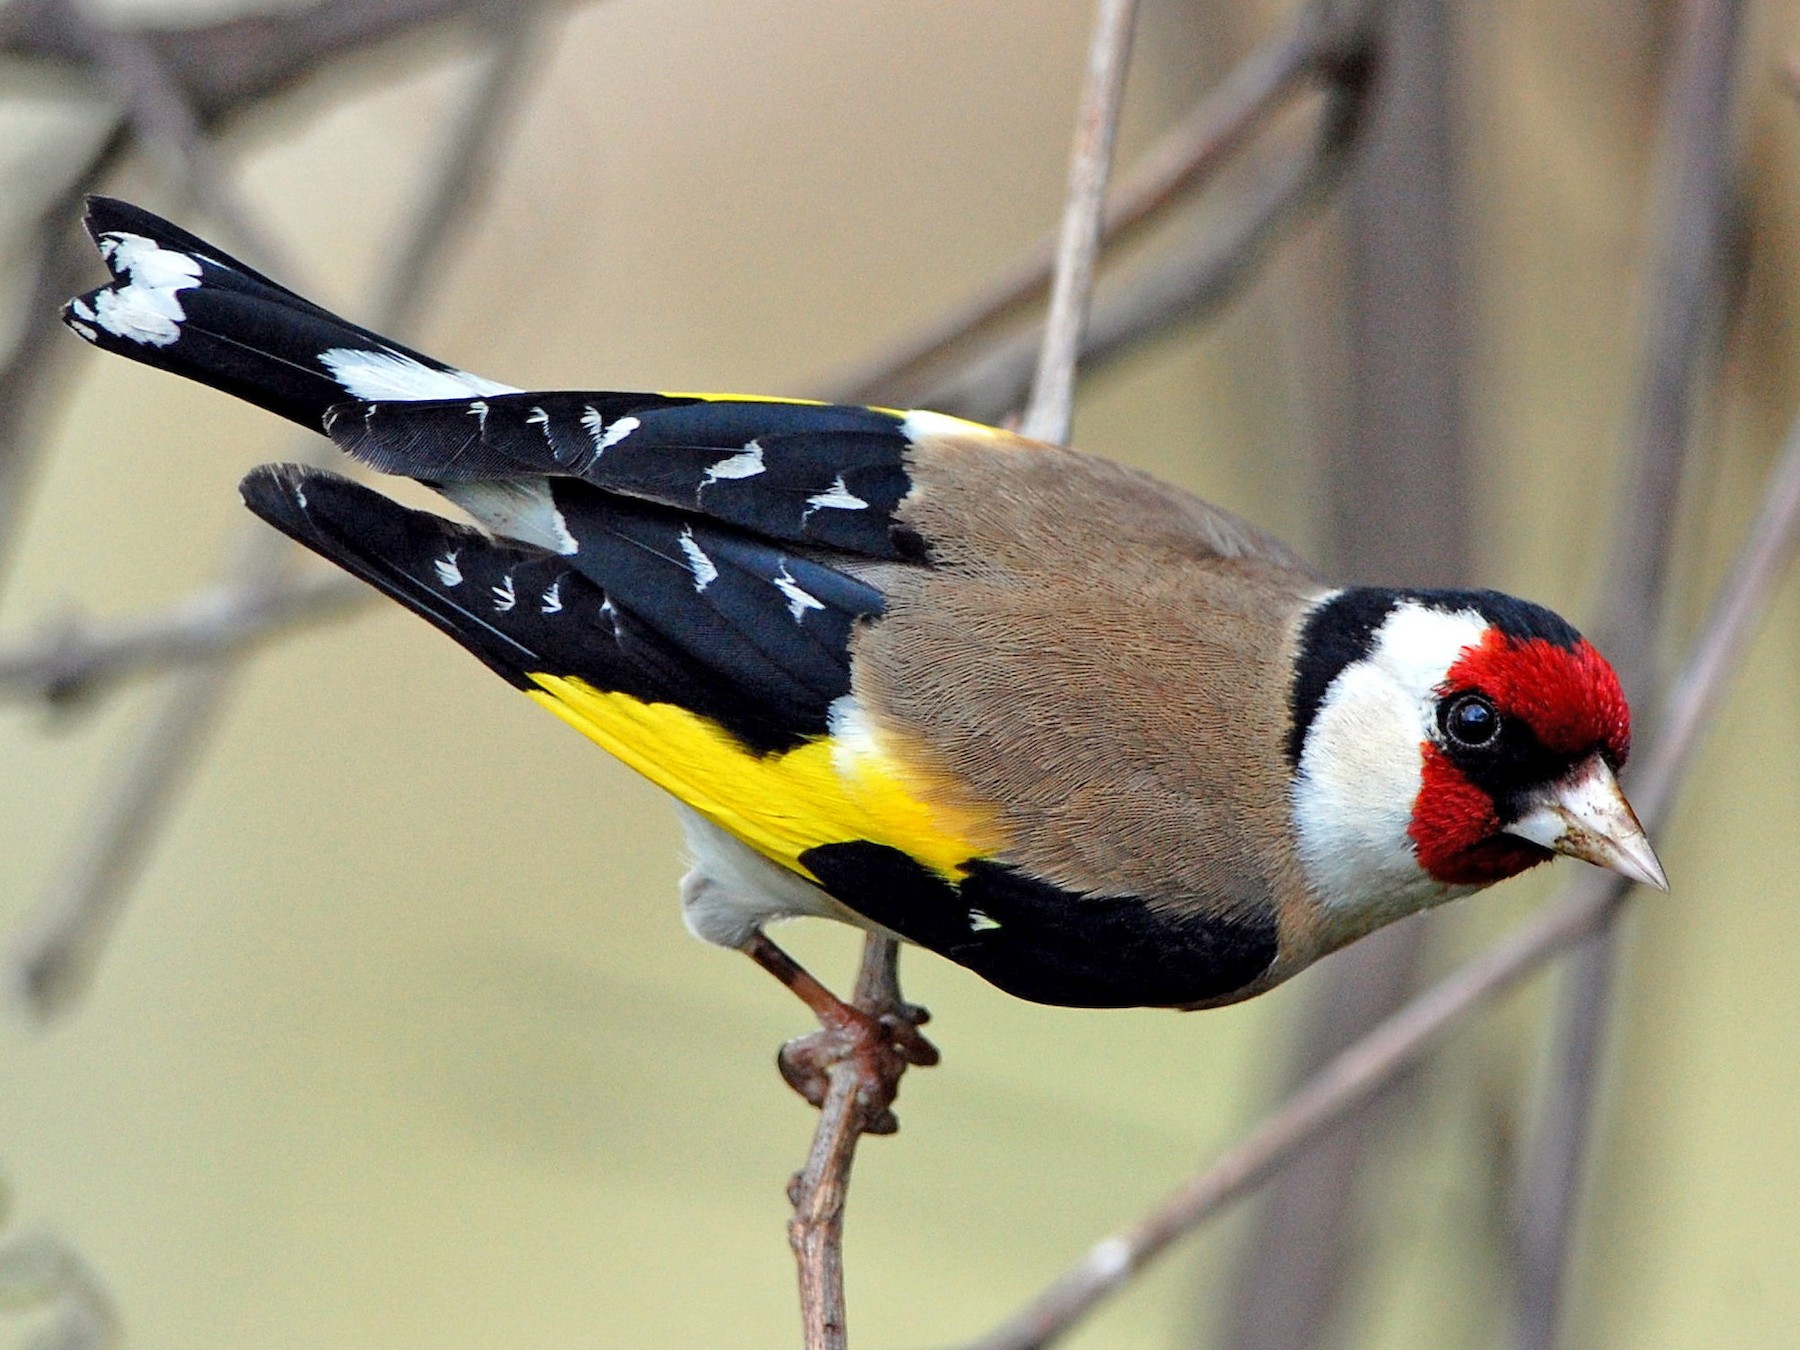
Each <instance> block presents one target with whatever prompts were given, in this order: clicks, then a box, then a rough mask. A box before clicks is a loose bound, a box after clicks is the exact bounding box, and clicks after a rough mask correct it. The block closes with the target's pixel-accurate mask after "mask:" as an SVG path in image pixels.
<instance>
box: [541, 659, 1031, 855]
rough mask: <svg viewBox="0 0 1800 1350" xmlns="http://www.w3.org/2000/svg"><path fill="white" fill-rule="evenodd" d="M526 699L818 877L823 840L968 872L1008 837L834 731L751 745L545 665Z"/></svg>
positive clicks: (680, 712)
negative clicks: (840, 740) (810, 856)
mask: <svg viewBox="0 0 1800 1350" xmlns="http://www.w3.org/2000/svg"><path fill="white" fill-rule="evenodd" d="M531 678H532V679H533V680H534V681H536V682H537V684H538V685H539V686H541V687H540V688H539V689H528V690H526V691H525V693H526V696H527V697H529V698H531V699H533V700H534V701H536V702H537V703H539V704H541V705H543V706H544V707H546V708H548V709H549V710H550V711H551V712H553V713H555V714H556V715H557V716H558V717H560V718H562V720H563V721H565V722H567V723H568V724H569V725H570V726H572V727H574V728H575V729H576V730H577V731H579V732H581V733H582V734H583V735H584V736H586V737H588V738H589V739H590V740H592V741H594V742H595V743H597V744H598V745H599V746H600V747H601V748H602V749H604V750H607V751H609V752H610V753H611V754H613V755H615V756H617V757H618V758H619V759H621V760H623V761H624V762H625V763H626V764H629V765H630V766H631V767H632V768H634V769H636V770H637V771H638V772H639V773H641V774H643V775H644V777H646V778H648V779H649V780H650V781H651V782H653V783H655V784H656V785H657V786H658V787H660V788H663V789H664V790H666V791H668V792H672V793H673V794H674V795H675V796H677V797H679V798H680V799H681V800H682V801H683V802H685V803H687V804H688V805H689V806H690V807H692V808H693V809H694V810H696V811H698V812H699V813H700V814H701V815H703V816H705V817H706V818H707V819H708V820H710V821H712V822H713V823H714V824H715V825H718V826H720V827H721V828H722V829H725V830H728V831H730V832H731V833H732V834H734V835H736V836H737V837H738V838H739V839H742V840H743V841H744V842H745V843H747V844H749V845H750V846H751V847H752V848H754V849H756V850H757V851H758V852H759V853H762V854H763V855H765V856H766V857H768V858H771V859H773V860H774V861H775V862H777V863H780V864H781V865H782V866H783V867H786V868H787V869H789V870H790V871H793V872H797V873H799V874H800V875H801V876H804V877H807V878H808V879H810V880H814V881H816V880H818V878H817V877H814V876H813V874H812V873H811V872H809V871H808V870H807V869H806V867H805V866H804V865H803V864H802V863H801V861H800V855H801V854H803V853H805V852H806V851H807V850H808V849H810V848H817V847H818V846H819V845H821V844H843V843H852V842H855V841H857V840H863V839H866V840H869V841H871V842H873V843H878V844H888V845H891V846H892V847H894V848H897V849H900V850H901V851H903V852H905V853H908V854H910V855H911V856H912V857H914V858H916V859H918V860H919V861H920V862H922V863H924V864H925V865H926V866H928V867H930V868H931V869H932V870H934V871H936V872H937V873H938V874H939V875H941V876H943V877H945V878H947V879H949V880H952V881H955V880H960V878H961V875H962V868H963V865H964V864H966V863H967V862H968V861H969V860H970V859H971V858H976V857H983V856H991V855H992V854H994V853H996V852H998V851H999V850H1000V845H1001V841H1000V840H999V838H998V837H997V829H996V827H995V825H994V824H993V822H992V820H991V819H990V818H986V817H983V816H982V815H980V814H978V813H976V812H973V811H969V810H966V809H959V808H954V807H948V806H945V805H944V804H942V803H936V804H930V803H927V802H926V801H924V800H923V799H922V798H921V797H920V796H919V795H917V794H916V793H915V792H913V791H910V790H909V789H908V787H907V785H906V783H905V781H904V778H905V774H904V771H903V770H902V769H900V768H899V766H896V765H894V764H893V763H892V762H891V761H889V760H887V759H886V758H885V757H884V756H882V755H881V754H880V752H879V750H876V749H871V748H867V747H861V746H859V747H858V748H857V749H856V750H855V752H854V753H851V752H848V748H847V747H844V746H840V745H837V744H836V743H835V742H834V741H833V739H832V738H831V737H829V736H824V737H819V738H818V739H816V740H811V741H808V742H807V743H806V744H804V745H801V746H798V747H796V748H795V749H792V750H789V751H786V752H785V753H782V754H777V755H756V754H753V753H751V752H750V751H748V750H746V749H744V747H743V746H742V745H740V744H739V743H738V742H737V741H736V740H735V739H733V737H732V736H730V735H729V734H728V733H727V732H725V731H724V730H722V729H721V728H720V727H719V726H718V725H717V724H716V723H713V722H710V721H708V720H707V719H706V718H704V717H701V716H699V715H698V714H696V713H692V712H689V711H688V710H687V709H685V708H679V707H676V706H674V705H673V704H668V703H645V702H643V701H642V700H639V699H635V698H632V697H630V696H629V695H626V694H619V693H609V692H606V691H604V690H599V689H595V688H594V687H593V686H592V685H589V684H587V683H585V682H584V681H582V680H578V679H571V678H567V677H564V676H560V675H549V674H540V673H536V672H534V673H533V674H532V675H531Z"/></svg>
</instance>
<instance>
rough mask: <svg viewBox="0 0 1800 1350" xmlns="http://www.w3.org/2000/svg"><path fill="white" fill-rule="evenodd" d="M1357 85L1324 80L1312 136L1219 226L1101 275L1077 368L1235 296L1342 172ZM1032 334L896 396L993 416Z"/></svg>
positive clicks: (1005, 407)
mask: <svg viewBox="0 0 1800 1350" xmlns="http://www.w3.org/2000/svg"><path fill="white" fill-rule="evenodd" d="M1362 94H1363V86H1362V83H1361V82H1360V81H1357V80H1351V81H1347V82H1346V84H1345V85H1343V86H1341V87H1339V88H1337V89H1334V90H1333V91H1332V93H1331V94H1330V95H1329V96H1328V98H1327V100H1326V103H1325V106H1324V108H1323V109H1322V110H1321V113H1320V125H1319V128H1318V130H1317V131H1316V132H1315V133H1314V135H1313V137H1312V138H1311V139H1310V140H1309V141H1307V142H1306V143H1305V144H1304V145H1301V146H1297V147H1295V148H1293V149H1292V150H1291V151H1289V152H1288V153H1287V154H1285V155H1284V156H1283V157H1282V158H1281V160H1280V161H1279V162H1278V163H1277V164H1276V165H1275V166H1273V168H1272V169H1270V170H1269V171H1268V172H1267V173H1265V174H1264V175H1263V176H1262V177H1261V179H1260V180H1259V181H1258V182H1257V183H1256V184H1255V185H1253V186H1252V188H1251V189H1250V193H1249V196H1248V198H1247V199H1246V200H1245V201H1244V202H1243V203H1242V204H1241V205H1240V206H1239V208H1238V209H1237V211H1236V212H1235V214H1234V215H1233V216H1232V217H1231V218H1230V219H1229V220H1228V221H1227V222H1226V223H1225V224H1224V225H1223V226H1221V225H1218V224H1216V223H1214V224H1201V225H1197V226H1195V227H1194V228H1192V229H1190V230H1189V231H1188V232H1187V234H1186V235H1185V236H1184V237H1183V238H1182V239H1181V240H1180V241H1179V242H1177V243H1176V244H1173V245H1171V246H1170V247H1169V248H1168V249H1167V250H1166V252H1165V254H1164V255H1163V256H1162V257H1160V258H1159V259H1156V260H1155V261H1153V262H1151V263H1150V264H1148V265H1146V266H1144V267H1142V268H1141V269H1138V270H1137V271H1136V272H1134V274H1133V275H1131V276H1128V277H1125V278H1121V279H1117V280H1112V279H1109V280H1107V281H1104V282H1102V283H1101V286H1100V289H1099V294H1098V295H1097V297H1096V299H1095V303H1094V310H1093V316H1092V318H1091V319H1090V320H1089V322H1088V327H1087V333H1086V336H1085V337H1084V338H1083V339H1082V345H1081V368H1082V369H1083V370H1084V371H1086V372H1088V373H1090V374H1091V373H1092V372H1094V371H1096V370H1099V369H1102V368H1104V367H1105V366H1106V365H1107V364H1108V363H1110V362H1112V361H1116V360H1118V359H1119V358H1121V357H1123V356H1125V355H1126V354H1127V353H1128V352H1130V351H1132V350H1134V349H1136V348H1137V347H1138V346H1139V345H1140V344H1142V343H1144V342H1146V341H1148V340H1150V339H1151V338H1154V337H1156V336H1157V335H1159V334H1161V333H1162V332H1164V331H1166V330H1167V329H1169V328H1170V327H1172V326H1173V325H1175V324H1177V323H1181V322H1185V321H1190V320H1192V319H1194V318H1196V317H1199V316H1202V315H1206V314H1211V313H1214V312H1216V311H1217V310H1218V309H1220V308H1222V307H1223V306H1224V305H1225V304H1227V303H1228V302H1229V301H1230V300H1231V299H1232V298H1233V297H1234V296H1236V295H1237V294H1238V292H1239V291H1241V290H1242V289H1243V287H1244V286H1245V285H1246V284H1247V283H1248V282H1249V281H1250V280H1251V279H1252V278H1253V277H1255V276H1256V275H1257V272H1258V270H1259V268H1260V266H1261V264H1262V262H1263V260H1264V259H1265V258H1266V257H1267V256H1268V254H1269V250H1270V249H1271V248H1272V246H1273V245H1274V244H1275V243H1276V242H1277V241H1278V240H1279V239H1280V238H1281V237H1282V235H1283V234H1284V233H1285V232H1286V230H1287V229H1288V228H1289V227H1290V226H1291V225H1293V224H1294V222H1296V221H1297V220H1299V219H1301V218H1303V217H1304V216H1305V215H1306V214H1307V213H1308V212H1309V211H1310V210H1311V209H1312V208H1313V207H1314V206H1316V205H1317V204H1318V203H1320V202H1321V201H1323V200H1324V199H1325V197H1326V196H1328V195H1329V193H1330V191H1331V189H1332V188H1333V187H1335V186H1336V185H1337V183H1338V181H1339V180H1340V178H1341V177H1342V173H1343V168H1344V165H1345V163H1346V162H1347V160H1348V153H1347V152H1348V150H1349V148H1350V146H1351V145H1352V144H1353V142H1354V139H1355V137H1356V134H1357V130H1358V128H1359V126H1360V114H1361V109H1362ZM1041 341H1042V330H1041V329H1040V328H1036V327H1033V328H1029V329H1026V330H1024V331H1022V332H1019V333H1016V334H1014V335H1012V336H1011V337H1009V338H1007V339H1006V340H1005V341H1004V342H1001V343H998V344H996V345H995V346H994V347H993V349H992V350H991V351H989V352H987V353H986V354H984V355H983V356H981V357H979V358H977V359H975V360H972V361H970V362H969V363H968V364H966V365H965V366H963V367H962V368H961V369H960V370H958V371H957V372H956V373H955V374H953V375H951V376H949V377H948V378H946V379H944V380H942V381H940V382H938V383H937V384H934V385H932V386H930V387H929V388H927V389H925V390H923V391H922V392H921V394H920V396H919V397H918V398H917V399H913V398H910V397H909V398H908V399H906V400H905V401H906V402H909V403H912V402H916V403H918V404H920V405H921V406H924V407H929V408H936V409H938V410H940V411H942V412H948V413H955V414H956V415H958V416H961V417H970V418H974V419H975V420H977V421H987V422H992V421H997V420H999V419H1000V418H1002V417H1004V416H1005V415H1006V414H1007V413H1009V412H1011V411H1012V410H1013V409H1015V408H1017V407H1018V406H1019V404H1020V403H1021V402H1022V401H1023V399H1024V396H1025V392H1026V389H1027V387H1028V386H1029V384H1030V381H1031V373H1032V370H1033V368H1034V365H1035V362H1036V360H1037V351H1038V345H1039V343H1040V342H1041Z"/></svg>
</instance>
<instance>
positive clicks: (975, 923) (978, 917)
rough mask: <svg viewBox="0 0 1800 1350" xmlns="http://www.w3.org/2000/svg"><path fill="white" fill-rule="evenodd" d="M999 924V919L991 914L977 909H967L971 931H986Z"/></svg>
mask: <svg viewBox="0 0 1800 1350" xmlns="http://www.w3.org/2000/svg"><path fill="white" fill-rule="evenodd" d="M999 926H1000V920H998V919H996V918H995V917H994V916H993V915H991V914H985V913H983V912H982V911H981V910H979V909H972V910H970V911H969V931H970V932H971V933H986V932H989V931H991V930H992V929H995V928H998V927H999Z"/></svg>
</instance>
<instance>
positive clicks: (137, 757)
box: [15, 24, 527, 1017]
mask: <svg viewBox="0 0 1800 1350" xmlns="http://www.w3.org/2000/svg"><path fill="white" fill-rule="evenodd" d="M525 27H526V26H525V25H523V24H518V25H514V26H513V27H512V28H510V29H509V30H508V31H507V33H506V34H505V35H504V36H503V37H502V39H501V42H502V47H501V48H500V49H499V50H500V51H501V52H504V51H505V44H510V43H518V42H523V41H526V40H527V34H526V32H525V31H524V29H525ZM494 69H495V71H496V72H498V75H497V76H496V77H495V78H499V79H502V80H503V82H504V83H505V84H506V85H507V87H509V88H516V87H517V79H516V77H517V75H518V73H519V71H520V69H521V67H520V64H519V63H517V62H515V61H512V60H509V59H506V58H505V57H504V56H497V58H496V62H495V66H494ZM508 103H509V100H508V99H506V98H505V97H496V96H495V95H494V93H493V92H492V90H491V89H490V88H489V87H487V86H485V85H484V86H483V87H482V88H480V89H478V90H477V91H476V94H475V98H474V101H473V104H472V106H474V107H477V108H482V109H485V110H486V114H485V116H486V117H487V118H490V119H491V118H493V117H496V116H498V115H499V114H500V112H501V111H502V110H503V109H504V108H505V107H507V106H508ZM464 133H465V139H464V140H463V141H461V142H458V143H456V144H453V145H451V146H450V147H449V148H448V151H447V153H446V157H445V160H444V164H443V167H442V169H441V170H440V173H441V175H442V178H443V181H445V182H447V183H454V182H455V181H456V180H458V179H460V178H462V177H463V176H464V170H463V168H462V167H461V166H462V161H463V159H464V158H465V157H466V156H469V155H471V154H473V155H478V156H479V155H484V154H485V152H486V147H487V137H486V134H485V132H484V131H483V130H482V127H481V125H476V124H470V123H465V125H464ZM469 195H470V194H469V193H468V192H467V191H449V192H444V191H439V192H434V193H433V194H431V196H430V199H429V205H428V207H427V209H426V211H425V212H424V213H422V216H421V218H420V220H419V222H418V223H417V225H416V226H415V230H416V231H417V232H418V233H419V234H421V235H424V234H426V233H428V232H430V233H435V234H436V236H437V237H438V238H440V239H448V238H449V237H450V234H451V233H452V232H451V231H449V230H447V229H445V228H444V225H443V222H442V221H441V220H440V219H439V218H438V213H439V212H440V211H443V210H445V209H448V210H451V211H455V210H459V209H461V207H462V206H463V205H464V204H465V203H466V202H467V201H468V199H469ZM413 256H414V259H415V261H416V262H418V264H419V265H420V273H421V274H420V276H419V277H416V278H411V279H407V278H399V279H397V282H398V284H397V285H396V287H395V290H394V294H393V296H392V297H390V303H392V304H394V305H395V306H396V307H398V306H401V305H411V304H416V303H417V300H418V293H419V292H420V291H421V290H422V288H423V281H424V279H425V278H426V277H427V276H428V275H429V274H430V268H429V267H428V266H425V265H424V262H423V260H420V257H419V255H418V254H416V253H415V254H414V255H413ZM386 318H387V316H385V315H377V316H376V319H375V322H376V325H377V326H378V327H380V326H387V324H386V322H385V320H386ZM291 556H292V548H291V546H290V545H288V544H287V543H286V541H284V540H282V539H280V537H279V536H277V535H275V534H274V533H273V532H271V531H268V530H264V529H262V528H260V527H257V528H256V529H255V530H254V531H253V532H252V533H248V534H246V535H245V536H244V539H243V540H242V542H241V543H240V545H239V547H238V549H237V552H236V556H235V558H234V559H233V564H232V565H231V566H230V568H229V569H228V571H229V574H230V575H231V576H232V577H233V578H234V579H235V580H236V581H238V582H240V583H241V584H242V585H244V586H245V587H246V588H247V589H248V590H249V591H251V592H260V593H261V596H260V600H259V601H258V603H273V599H272V597H273V596H274V593H275V591H276V588H277V587H278V586H279V585H280V584H281V577H282V574H283V573H284V572H285V570H286V567H287V563H288V559H289V558H290V557H291ZM232 650H233V649H229V648H221V650H220V652H219V654H218V655H217V656H216V657H215V658H214V659H213V660H211V661H210V662H208V663H207V664H204V665H202V666H200V667H198V668H195V669H191V670H189V671H187V672H185V673H184V674H183V675H181V676H180V677H179V678H178V680H177V682H176V687H175V689H174V690H173V692H172V693H171V694H170V696H169V699H168V701H167V703H166V704H165V705H164V707H163V708H162V709H161V710H160V711H159V712H158V713H156V714H154V715H153V717H152V720H151V725H150V727H149V728H148V730H147V731H146V732H145V733H144V738H143V740H142V741H141V742H140V743H139V745H138V746H137V748H136V750H135V752H134V753H133V754H132V755H131V756H130V757H129V759H128V761H127V768H126V770H125V771H124V772H123V773H122V774H121V775H120V777H119V778H118V779H116V780H115V781H114V783H113V784H112V786H111V789H110V792H109V795H108V797H107V799H106V801H105V802H103V803H102V804H101V806H100V807H99V808H97V809H96V810H95V811H93V812H92V813H90V814H91V818H92V819H93V820H94V821H95V824H94V826H93V828H92V830H91V832H90V833H89V835H88V836H87V838H85V839H84V840H82V841H81V842H80V843H79V844H77V846H76V847H75V848H74V850H73V851H72V855H71V862H70V864H69V866H68V869H67V870H66V871H65V872H64V873H63V875H62V877H61V878H60V881H59V883H58V884H57V885H56V886H55V887H54V888H53V889H52V891H51V892H50V893H49V894H48V895H47V896H46V898H45V899H44V900H43V901H42V902H41V903H40V905H39V908H38V916H37V919H36V921H35V924H34V927H33V932H32V935H31V936H30V937H28V938H27V939H26V941H25V942H24V944H23V945H22V947H21V949H20V952H19V954H18V956H17V957H16V958H15V961H16V965H17V969H18V972H19V977H18V978H19V984H20V988H21V990H22V992H23V994H24V997H25V1000H26V1002H27V1005H28V1006H29V1007H30V1008H31V1009H32V1010H33V1011H34V1012H35V1013H36V1014H37V1015H39V1016H40V1017H44V1016H49V1015H51V1014H53V1013H55V1012H57V1011H60V1010H61V1009H63V1008H64V1007H66V1006H67V1005H68V1004H69V1002H70V1001H71V1000H72V999H73V998H74V997H75V996H76V995H78V994H79V993H80V991H81V990H82V989H84V988H85V987H86V984H87V981H88V978H89V976H90V975H91V973H92V970H93V967H94V964H95V962H96V961H97V959H98V957H99V954H100V952H101V950H102V949H103V947H104V942H105V938H106V936H107V934H108V933H109V932H110V929H111V927H112V925H113V923H114V921H115V920H116V918H117V916H118V913H119V911H120V908H121V906H122V903H123V901H122V896H123V892H124V888H125V886H126V885H127V883H128V882H129V880H130V878H131V877H132V876H133V875H134V873H135V871H136V867H137V864H138V861H139V859H140V858H141V857H142V856H143V853H144V850H145V849H146V848H147V847H148V846H149V843H150V841H151V839H152V838H153V837H154V835H155V833H156V830H157V828H158V827H159V826H160V824H161V822H162V820H163V819H164V818H165V816H166V814H167V812H168V810H169V808H170V806H171V805H172V804H173V802H174V800H175V799H176V797H177V788H178V786H179V784H180V782H181V780H182V778H183V776H184V773H185V771H186V770H187V769H188V768H189V767H190V766H191V764H192V762H193V758H194V756H195V754H196V753H197V750H198V747H199V745H200V743H201V742H202V741H203V740H204V738H205V735H206V733H207V731H208V730H209V729H210V727H211V726H212V725H213V722H214V720H215V718H216V716H217V714H218V712H219V710H220V708H221V706H222V704H223V701H224V698H225V696H226V694H227V693H228V692H229V689H230V682H231V677H232V676H233V675H234V674H235V672H236V666H235V664H234V662H233V661H232V660H231V655H232Z"/></svg>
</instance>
